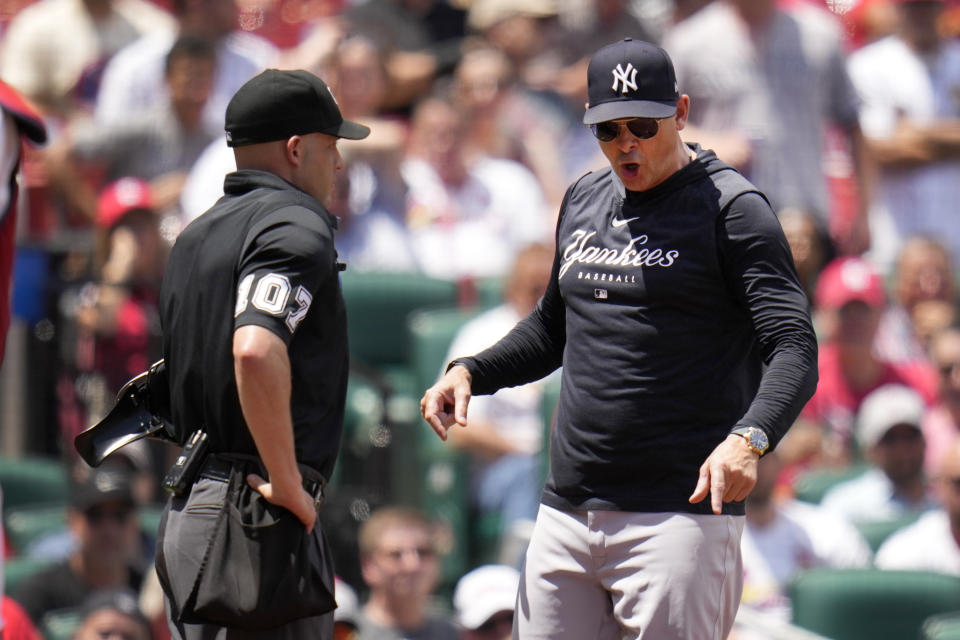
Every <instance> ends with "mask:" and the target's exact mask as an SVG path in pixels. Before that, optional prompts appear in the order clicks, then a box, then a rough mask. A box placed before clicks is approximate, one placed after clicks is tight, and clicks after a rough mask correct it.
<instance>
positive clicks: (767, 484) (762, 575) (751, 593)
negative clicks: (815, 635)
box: [740, 451, 871, 622]
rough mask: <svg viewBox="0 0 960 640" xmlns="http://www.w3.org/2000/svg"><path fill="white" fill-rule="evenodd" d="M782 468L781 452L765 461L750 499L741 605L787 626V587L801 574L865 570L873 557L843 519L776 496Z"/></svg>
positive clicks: (811, 506)
mask: <svg viewBox="0 0 960 640" xmlns="http://www.w3.org/2000/svg"><path fill="white" fill-rule="evenodd" d="M781 467H782V464H781V461H780V457H779V455H778V452H777V451H772V452H770V453H768V454H767V455H765V456H764V457H763V459H762V460H760V465H759V467H758V469H757V484H756V486H755V487H754V488H753V491H751V492H750V495H749V497H747V502H746V509H747V518H746V526H745V527H744V530H743V537H742V538H741V540H740V547H741V551H742V554H743V579H744V583H743V596H742V599H741V601H742V602H743V604H745V605H748V606H751V607H753V608H755V609H758V610H762V611H764V612H766V613H768V614H770V615H771V616H774V617H776V618H778V619H780V620H782V621H784V622H785V621H787V620H789V619H790V602H789V598H788V595H787V587H788V585H789V584H790V581H791V580H792V579H793V578H794V577H795V576H796V575H797V573H799V572H800V571H802V570H804V569H809V568H811V567H843V568H846V567H865V566H867V565H869V564H870V558H871V552H870V547H869V546H868V545H867V543H866V541H865V540H864V539H863V536H861V535H860V533H859V532H858V531H857V530H856V528H854V527H853V525H851V524H850V523H849V522H847V521H846V520H845V519H843V518H838V517H836V516H835V515H833V514H831V513H829V512H827V511H825V510H824V509H822V508H821V507H819V506H816V505H811V504H807V503H803V502H799V501H797V500H792V499H784V498H783V497H781V496H778V495H776V491H775V489H776V479H777V476H778V474H779V473H780V470H781Z"/></svg>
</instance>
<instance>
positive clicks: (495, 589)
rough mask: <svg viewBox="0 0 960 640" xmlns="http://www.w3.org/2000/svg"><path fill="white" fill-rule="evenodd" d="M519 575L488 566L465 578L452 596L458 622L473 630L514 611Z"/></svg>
mask: <svg viewBox="0 0 960 640" xmlns="http://www.w3.org/2000/svg"><path fill="white" fill-rule="evenodd" d="M519 586H520V572H519V571H517V570H516V569H514V568H513V567H508V566H506V565H502V564H488V565H484V566H482V567H477V568H476V569H474V570H473V571H470V572H469V573H467V574H464V576H463V577H462V578H460V580H459V581H458V582H457V588H456V589H455V590H454V592H453V607H454V609H456V614H457V622H458V623H460V625H461V626H462V627H464V628H465V629H471V630H473V629H476V628H477V627H479V626H480V625H482V624H483V623H484V622H486V621H487V620H489V619H490V618H491V617H492V616H493V615H494V614H496V613H499V612H500V611H513V610H514V606H515V604H516V600H517V588H518V587H519Z"/></svg>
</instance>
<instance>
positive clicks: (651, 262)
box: [557, 229, 680, 278]
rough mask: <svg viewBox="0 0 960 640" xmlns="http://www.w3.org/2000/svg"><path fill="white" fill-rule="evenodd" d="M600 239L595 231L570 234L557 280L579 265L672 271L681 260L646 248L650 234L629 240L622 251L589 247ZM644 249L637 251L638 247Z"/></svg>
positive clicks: (671, 253)
mask: <svg viewBox="0 0 960 640" xmlns="http://www.w3.org/2000/svg"><path fill="white" fill-rule="evenodd" d="M595 235H597V232H596V231H591V232H589V233H587V232H586V231H584V230H583V229H577V230H576V231H574V232H573V233H572V234H571V241H570V244H568V245H567V246H566V248H565V249H564V250H563V263H562V264H561V265H560V271H559V273H558V276H557V277H558V278H563V276H564V274H566V273H567V271H568V270H569V269H570V267H572V266H573V265H574V264H575V263H578V262H579V263H580V264H603V265H607V266H611V267H631V266H632V267H670V266H673V263H674V262H675V261H676V260H677V258H678V257H679V256H680V252H679V251H677V250H676V249H668V250H666V251H664V250H663V249H659V248H655V249H650V248H648V247H644V246H643V245H645V244H647V241H648V239H649V238H648V237H647V234H645V233H644V234H642V235H639V236H637V237H636V238H630V242H628V243H627V245H626V246H625V247H623V248H621V249H611V248H610V247H598V246H595V245H591V244H590V240H591V239H592V238H593V237H594V236H595ZM638 245H639V246H641V247H642V248H641V249H639V250H638V249H635V248H634V247H636V246H638Z"/></svg>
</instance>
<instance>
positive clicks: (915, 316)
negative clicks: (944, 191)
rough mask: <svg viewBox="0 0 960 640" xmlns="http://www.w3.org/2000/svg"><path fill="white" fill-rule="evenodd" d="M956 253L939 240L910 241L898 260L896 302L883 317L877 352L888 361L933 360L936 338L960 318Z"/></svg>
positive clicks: (920, 238)
mask: <svg viewBox="0 0 960 640" xmlns="http://www.w3.org/2000/svg"><path fill="white" fill-rule="evenodd" d="M952 262H953V261H952V260H951V258H950V253H949V251H947V249H946V248H945V247H944V246H943V245H942V244H940V242H938V241H937V240H934V239H932V238H922V237H915V238H911V239H909V240H907V242H906V243H905V244H904V245H903V248H902V249H901V250H900V254H899V256H898V258H897V265H896V270H895V272H894V282H893V301H892V302H893V303H892V304H891V305H890V306H889V307H888V308H887V310H886V312H884V314H883V318H882V319H881V320H880V328H879V330H878V331H877V339H876V345H874V346H875V350H876V351H877V353H878V354H879V355H880V356H881V357H882V358H885V359H886V360H890V361H892V362H906V363H917V362H920V363H924V364H926V363H929V356H928V354H927V347H928V343H929V341H930V336H931V335H933V334H934V333H935V332H936V331H937V330H939V329H942V328H944V327H946V326H948V325H950V324H951V323H952V322H953V321H954V320H955V319H956V317H957V289H956V286H957V285H956V281H955V279H954V276H953V264H952Z"/></svg>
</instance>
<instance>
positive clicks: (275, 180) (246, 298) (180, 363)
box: [157, 69, 370, 639]
mask: <svg viewBox="0 0 960 640" xmlns="http://www.w3.org/2000/svg"><path fill="white" fill-rule="evenodd" d="M369 132H370V130H369V129H368V128H367V127H365V126H363V125H359V124H356V123H354V122H350V121H347V120H344V119H343V117H342V116H341V114H340V110H339V108H338V107H337V103H336V100H335V99H334V97H333V95H332V94H331V93H330V90H329V88H328V87H327V86H326V84H324V82H323V81H322V80H320V79H319V78H317V77H316V76H314V75H313V74H311V73H308V72H306V71H278V70H273V69H271V70H267V71H265V72H263V73H262V74H260V75H258V76H256V77H255V78H253V79H251V80H250V81H249V82H247V83H246V84H245V85H244V86H243V87H241V88H240V89H239V90H238V91H237V93H236V94H235V95H234V97H233V98H232V99H231V101H230V103H229V105H228V106H227V111H226V134H227V144H228V145H229V146H231V147H233V151H234V155H235V158H236V163H237V171H236V172H234V173H230V174H229V175H227V176H226V179H225V181H224V193H225V195H224V197H223V198H221V199H220V200H219V201H218V202H217V203H216V204H215V205H214V206H213V207H211V208H210V209H209V210H208V211H207V212H206V213H204V214H203V215H202V216H200V217H199V218H197V220H195V221H194V222H193V223H192V224H190V225H189V226H188V227H187V228H186V229H185V230H184V231H183V232H182V233H181V234H180V236H179V238H178V239H177V242H176V244H175V245H174V247H173V250H172V252H171V254H170V259H169V266H168V267H167V271H166V274H165V276H164V280H163V285H162V288H161V293H160V315H161V322H162V325H163V355H164V359H165V361H166V366H167V372H168V375H169V388H170V396H171V399H170V402H171V412H172V418H173V423H174V425H175V427H176V428H177V429H178V430H179V431H180V433H187V432H194V431H195V430H196V431H197V432H198V433H197V434H196V435H195V436H193V437H192V438H191V439H190V441H189V445H188V447H187V449H185V452H184V456H183V458H182V460H181V462H184V461H186V465H185V466H186V467H187V468H186V469H184V470H183V471H184V473H186V474H188V477H187V479H186V483H185V484H186V487H185V488H184V489H183V491H182V492H181V493H179V494H178V495H175V496H174V497H173V498H172V499H171V500H170V502H169V503H168V505H167V508H166V511H165V513H164V518H163V522H162V524H161V529H160V539H159V540H158V554H157V571H158V575H159V577H160V581H161V584H162V585H163V587H164V594H165V597H166V604H167V610H168V615H169V617H170V628H171V632H172V634H173V637H174V638H187V639H189V638H204V639H209V638H247V637H250V638H330V637H332V633H333V631H332V629H333V616H332V614H331V613H325V612H329V611H331V610H332V609H333V607H334V604H333V575H332V566H331V559H330V557H329V550H328V548H327V545H326V540H325V538H324V536H323V533H322V531H321V529H320V527H318V526H316V519H317V508H318V506H319V503H320V499H321V497H322V490H323V485H324V483H325V478H328V477H329V476H330V473H331V471H332V469H333V465H334V460H335V457H336V453H337V450H338V447H339V442H340V436H341V430H342V421H343V411H344V401H345V394H346V386H347V365H348V363H347V357H348V356H347V336H346V313H345V309H344V303H343V296H342V294H341V290H340V282H339V275H338V272H339V271H340V270H342V265H341V264H340V263H338V262H337V253H336V250H335V249H334V241H333V235H334V230H335V229H336V227H337V220H336V218H335V217H334V216H333V215H331V214H330V213H329V212H328V211H327V209H326V208H325V204H326V202H327V200H328V198H329V197H330V194H331V188H332V185H333V182H334V175H335V173H336V172H337V171H338V170H340V169H342V168H343V162H342V159H341V157H340V154H339V153H338V151H337V141H338V139H339V138H348V139H361V138H364V137H366V136H367V135H368V134H369ZM181 439H182V440H185V437H182V438H181ZM204 449H206V453H205V455H204V451H203V450H204ZM196 451H200V454H197V453H195V452H196ZM193 457H197V460H198V464H197V466H198V468H199V471H198V472H197V473H196V474H195V475H194V474H190V467H191V458H193ZM180 466H181V467H182V466H184V465H180ZM174 484H175V482H174ZM304 585H306V587H305V586H304Z"/></svg>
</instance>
